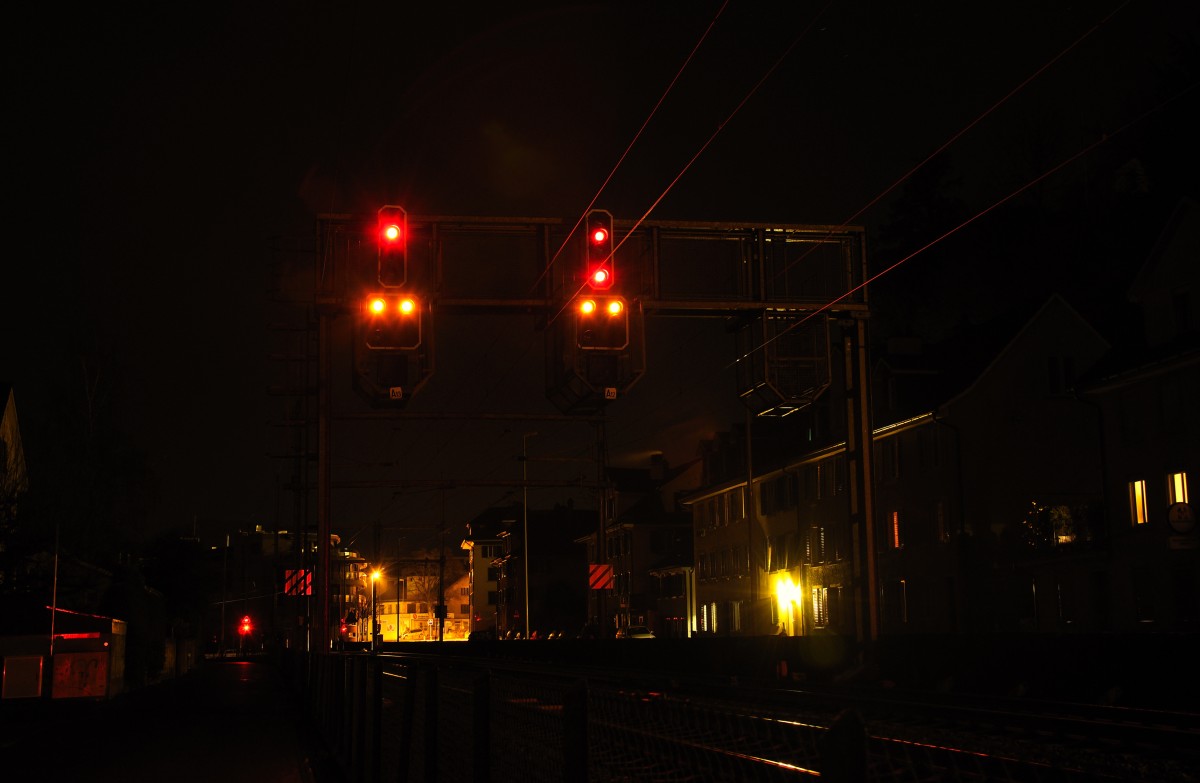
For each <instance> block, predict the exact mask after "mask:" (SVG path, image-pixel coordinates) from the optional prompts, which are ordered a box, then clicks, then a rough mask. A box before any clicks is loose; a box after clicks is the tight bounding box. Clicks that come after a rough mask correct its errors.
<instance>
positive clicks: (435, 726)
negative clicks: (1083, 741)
mask: <svg viewBox="0 0 1200 783" xmlns="http://www.w3.org/2000/svg"><path fill="white" fill-rule="evenodd" d="M291 671H292V673H293V674H294V675H295V677H297V678H298V679H299V681H300V682H302V683H303V685H304V693H305V697H306V698H305V703H306V705H307V708H308V710H309V717H310V718H311V720H312V722H313V723H314V725H315V726H316V728H317V729H318V731H319V733H320V735H321V736H322V737H323V739H324V741H325V742H326V744H327V746H328V751H329V752H330V753H332V755H333V756H334V757H335V758H336V760H337V763H338V764H339V766H340V767H341V768H342V770H343V771H344V772H345V775H346V778H347V780H349V781H353V782H354V783H376V781H400V782H401V783H403V782H406V781H425V782H431V781H479V782H483V783H487V782H489V781H522V783H525V782H529V783H538V782H540V781H546V782H547V783H551V782H553V783H558V782H559V781H569V782H570V783H581V782H583V781H594V782H596V783H605V782H607V781H803V780H812V779H815V778H817V777H820V778H821V779H822V780H823V781H835V782H836V781H867V780H870V781H889V782H890V781H896V782H897V783H900V782H901V781H913V782H914V783H917V782H919V783H932V782H933V781H1001V782H1002V783H1014V782H1015V781H1029V782H1031V783H1050V782H1051V781H1055V782H1057V781H1085V780H1112V779H1115V778H1113V777H1111V776H1110V775H1105V774H1083V773H1081V772H1079V771H1078V769H1074V770H1068V769H1062V768H1058V767H1057V765H1053V764H1045V763H1034V762H1031V761H1028V760H1020V758H1019V755H1018V756H1014V755H1012V754H1009V753H991V752H987V751H986V750H980V749H978V748H976V749H973V750H955V749H954V748H953V747H948V746H943V745H940V744H939V743H937V742H931V741H927V740H923V739H920V738H904V737H898V736H896V735H895V734H894V733H892V732H889V731H888V730H887V729H886V728H885V727H877V726H874V725H873V726H872V729H873V730H872V732H871V735H870V736H869V735H868V732H867V727H866V725H865V724H864V723H863V721H862V719H861V718H860V717H859V716H858V714H857V713H856V712H854V711H852V710H840V709H839V708H838V707H837V706H836V705H834V706H830V705H823V706H822V705H810V704H803V705H802V704H795V705H791V706H790V707H789V708H788V709H786V710H777V709H773V708H771V707H765V706H763V705H761V704H750V703H747V702H746V700H739V698H738V689H737V687H736V686H735V685H732V684H728V683H727V684H726V687H724V688H708V689H696V688H677V687H671V688H670V692H669V693H668V692H666V691H665V690H658V689H656V688H655V687H653V686H652V685H647V682H653V678H652V679H649V680H641V681H635V680H633V679H632V678H628V677H627V678H624V679H622V678H621V677H620V676H618V675H614V674H612V673H611V672H609V673H604V674H594V675H593V674H592V673H586V674H585V673H580V672H571V671H569V670H568V669H567V668H565V667H561V666H553V665H549V664H546V663H544V662H543V663H535V662H527V663H525V664H520V663H517V662H514V661H489V660H487V659H475V660H472V659H467V658H450V657H439V656H433V655H430V656H389V655H370V654H365V653H362V654H315V655H309V656H299V657H297V658H295V659H293V661H292V667H291ZM671 684H672V686H674V685H677V684H678V683H671ZM876 728H879V729H881V730H880V731H875V730H874V729H876ZM887 737H891V738H887ZM1121 779H1130V778H1124V777H1123V776H1121ZM1145 779H1152V778H1145Z"/></svg>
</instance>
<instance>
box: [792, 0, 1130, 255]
mask: <svg viewBox="0 0 1200 783" xmlns="http://www.w3.org/2000/svg"><path fill="white" fill-rule="evenodd" d="M1130 2H1132V0H1125V2H1124V3H1121V5H1119V6H1117V7H1116V8H1115V9H1114V10H1113V11H1112V12H1111V13H1109V14H1108V16H1106V17H1104V18H1103V19H1101V20H1100V21H1099V22H1096V23H1095V24H1094V25H1092V26H1091V27H1090V28H1088V30H1087V31H1086V32H1085V33H1084V34H1083V35H1081V36H1079V38H1077V39H1076V40H1075V41H1074V42H1073V43H1072V44H1071V45H1069V46H1068V47H1067V48H1065V49H1063V50H1062V51H1061V52H1059V53H1058V54H1057V55H1055V56H1054V57H1052V58H1050V59H1049V60H1047V61H1046V62H1045V63H1044V64H1043V65H1042V66H1041V67H1040V68H1038V69H1037V70H1036V71H1034V72H1033V73H1032V74H1030V75H1029V76H1028V77H1026V79H1025V80H1024V81H1023V82H1021V83H1020V84H1018V85H1017V86H1016V87H1014V88H1012V89H1011V90H1009V92H1008V94H1007V95H1005V96H1004V97H1003V98H1001V99H1000V100H998V101H996V102H995V103H994V104H992V106H991V107H990V108H989V109H988V110H987V111H985V112H984V113H983V114H980V115H979V116H978V117H976V118H975V119H974V120H972V121H971V122H969V123H967V125H965V126H964V127H963V128H962V129H961V130H959V131H958V132H957V133H955V134H954V135H953V136H951V137H950V138H949V139H947V140H946V141H945V142H943V143H942V145H941V146H940V147H938V148H937V149H936V150H934V151H933V152H931V153H929V155H928V156H927V157H926V158H925V159H924V160H922V161H921V162H920V163H918V164H916V165H915V166H913V167H912V168H911V169H909V170H908V171H907V172H906V173H905V174H904V176H902V177H900V179H898V180H896V181H895V182H893V183H892V184H891V185H889V186H888V187H887V188H885V189H884V190H883V191H882V192H881V193H880V194H879V195H877V196H875V198H873V199H871V200H870V201H868V202H867V203H866V204H864V205H863V206H862V207H861V208H860V209H859V210H858V211H857V212H855V213H854V214H853V215H851V216H850V217H848V218H846V219H845V220H843V221H842V223H841V225H839V226H838V227H836V228H834V229H833V230H831V231H830V232H829V233H828V234H826V235H825V237H824V239H829V238H830V237H831V236H833V235H834V233H836V232H838V231H841V230H842V229H844V228H846V227H847V226H849V225H850V224H851V223H853V222H854V221H855V220H856V219H858V217H859V216H860V215H862V214H863V213H864V212H866V211H867V210H868V209H870V208H871V207H873V206H875V205H876V204H878V203H879V202H880V201H881V200H882V199H883V198H884V197H885V196H887V195H888V194H889V193H891V192H892V191H893V190H895V189H896V188H898V187H900V185H902V184H904V183H905V182H906V181H908V180H909V179H910V178H911V177H912V176H913V175H914V174H916V173H917V172H918V171H920V170H921V169H922V168H923V167H924V166H925V164H927V163H929V161H931V160H933V159H934V158H936V157H937V156H938V155H940V154H941V153H943V152H945V151H946V149H947V148H949V147H950V145H952V144H953V143H954V142H956V141H958V140H959V139H960V138H962V137H963V136H964V135H965V134H966V133H967V131H969V130H971V129H972V128H974V127H975V126H976V125H978V124H979V123H980V122H982V121H983V120H984V119H985V118H987V117H988V116H989V115H990V114H992V112H994V111H996V110H997V109H999V108H1000V107H1001V106H1003V105H1004V104H1005V103H1007V102H1008V100H1009V98H1012V97H1013V96H1014V95H1016V94H1017V93H1019V92H1020V91H1021V90H1023V89H1025V87H1027V86H1028V85H1029V83H1030V82H1032V81H1033V80H1034V79H1036V78H1038V77H1039V76H1041V75H1042V74H1043V73H1045V72H1046V71H1047V70H1048V69H1049V68H1050V66H1052V65H1054V64H1055V63H1056V62H1058V61H1059V60H1061V59H1062V58H1063V57H1065V56H1066V55H1067V54H1068V53H1070V52H1071V51H1072V50H1074V49H1075V48H1076V47H1077V46H1079V45H1080V44H1081V43H1083V42H1084V40H1085V39H1087V38H1088V37H1089V36H1090V35H1091V34H1092V33H1094V32H1096V31H1097V30H1099V29H1100V28H1101V27H1102V26H1104V25H1105V24H1107V23H1108V22H1109V21H1111V20H1112V18H1113V17H1114V16H1116V15H1117V14H1118V13H1120V11H1121V10H1122V9H1123V8H1125V6H1127V5H1129V3H1130ZM824 239H823V240H821V241H824ZM819 245H820V242H817V243H813V245H812V246H811V247H810V248H809V249H808V250H807V251H805V252H804V253H802V254H801V255H800V256H799V257H797V258H796V259H795V260H794V261H792V262H791V263H789V264H788V265H787V266H785V267H783V268H782V269H780V270H779V271H778V272H776V273H775V277H776V279H778V278H779V276H780V275H783V274H786V273H787V271H788V270H789V269H791V268H792V267H794V266H795V265H796V264H799V263H800V262H801V261H803V260H804V259H806V258H808V257H809V256H810V255H812V254H813V253H814V252H815V251H816V249H817V247H819Z"/></svg>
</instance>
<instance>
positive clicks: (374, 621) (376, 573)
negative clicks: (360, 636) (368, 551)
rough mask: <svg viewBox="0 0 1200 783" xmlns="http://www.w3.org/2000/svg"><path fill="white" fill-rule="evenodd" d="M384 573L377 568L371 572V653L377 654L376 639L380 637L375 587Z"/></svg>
mask: <svg viewBox="0 0 1200 783" xmlns="http://www.w3.org/2000/svg"><path fill="white" fill-rule="evenodd" d="M382 575H383V571H381V570H380V569H378V568H376V569H374V570H373V571H371V652H376V644H375V639H376V638H377V637H378V636H379V617H378V616H377V615H376V614H375V587H376V585H378V584H379V577H380V576H382Z"/></svg>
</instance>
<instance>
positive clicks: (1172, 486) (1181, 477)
mask: <svg viewBox="0 0 1200 783" xmlns="http://www.w3.org/2000/svg"><path fill="white" fill-rule="evenodd" d="M1167 500H1168V502H1169V503H1171V504H1172V505H1174V504H1175V503H1186V502H1188V491H1187V474H1186V473H1172V474H1171V475H1170V476H1167Z"/></svg>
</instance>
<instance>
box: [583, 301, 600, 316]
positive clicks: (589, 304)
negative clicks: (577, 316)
mask: <svg viewBox="0 0 1200 783" xmlns="http://www.w3.org/2000/svg"><path fill="white" fill-rule="evenodd" d="M579 312H581V313H583V314H584V315H591V314H592V313H594V312H596V302H595V301H593V300H591V299H584V300H583V301H582V302H580V303H579Z"/></svg>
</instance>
